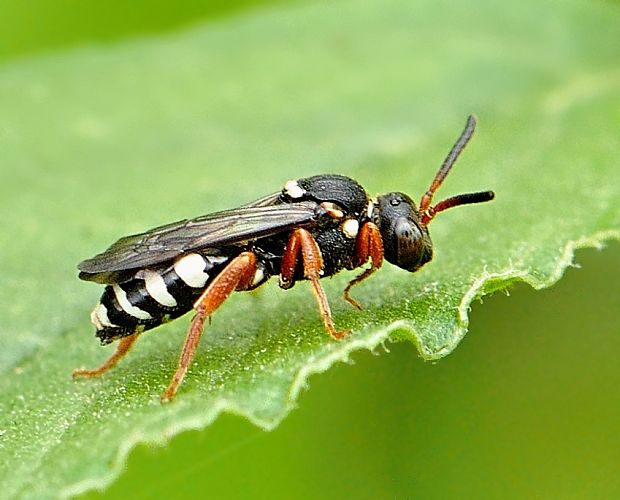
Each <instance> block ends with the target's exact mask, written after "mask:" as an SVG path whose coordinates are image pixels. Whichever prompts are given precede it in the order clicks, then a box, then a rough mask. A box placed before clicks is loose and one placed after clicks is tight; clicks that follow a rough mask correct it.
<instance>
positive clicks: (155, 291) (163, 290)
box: [144, 269, 177, 307]
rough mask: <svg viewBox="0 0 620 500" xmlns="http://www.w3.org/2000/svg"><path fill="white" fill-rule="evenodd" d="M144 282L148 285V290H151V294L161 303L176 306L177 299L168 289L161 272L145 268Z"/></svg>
mask: <svg viewBox="0 0 620 500" xmlns="http://www.w3.org/2000/svg"><path fill="white" fill-rule="evenodd" d="M144 284H145V286H146V291H147V292H149V295H150V296H151V297H153V298H154V299H155V300H156V301H157V302H159V303H160V304H161V305H163V306H168V307H176V305H177V301H176V300H175V298H174V297H173V296H172V295H171V294H170V292H169V291H168V287H167V286H166V282H165V281H164V278H162V276H161V274H159V273H158V272H156V271H151V270H150V269H145V270H144Z"/></svg>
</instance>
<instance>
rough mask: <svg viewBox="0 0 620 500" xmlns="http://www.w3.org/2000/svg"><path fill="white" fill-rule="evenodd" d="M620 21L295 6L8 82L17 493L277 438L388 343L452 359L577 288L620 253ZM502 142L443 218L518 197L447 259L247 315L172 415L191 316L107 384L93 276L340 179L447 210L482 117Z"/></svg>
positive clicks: (525, 7) (436, 7) (7, 303)
mask: <svg viewBox="0 0 620 500" xmlns="http://www.w3.org/2000/svg"><path fill="white" fill-rule="evenodd" d="M619 20H620V12H619V10H618V7H617V6H616V5H613V4H606V3H593V2H585V1H583V2H582V1H573V2H566V3H563V4H560V3H558V2H534V1H533V0H526V1H522V2H518V3H514V4H513V5H511V4H502V5H501V7H498V6H497V5H496V3H495V2H491V1H490V0H487V1H484V2H479V3H477V4H476V5H475V6H473V7H472V5H471V4H470V2H465V1H464V0H459V1H456V2H422V1H421V0H420V1H418V2H410V1H388V2H385V1H382V2H379V1H374V2H373V1H366V2H362V1H358V2H338V3H331V4H330V5H303V6H295V7H278V8H273V9H269V10H264V11H255V12H252V13H250V14H247V15H244V16H240V17H238V18H235V19H228V20H222V21H221V22H217V23H213V24H210V25H208V26H204V27H200V26H199V27H197V28H195V29H193V30H191V31H187V32H184V33H181V34H178V35H175V36H170V37H162V38H154V39H143V40H140V41H135V42H125V43H122V44H119V45H116V46H113V47H107V48H106V47H92V48H83V49H80V50H76V51H71V52H67V53H59V54H55V55H54V54H50V55H49V56H46V57H43V58H36V59H31V60H24V61H20V62H16V63H13V64H10V65H5V66H3V67H2V68H0V109H2V113H0V148H1V149H0V151H1V153H0V154H1V155H2V157H1V165H2V167H1V168H2V183H1V184H0V186H1V187H0V216H1V220H2V224H3V230H2V232H1V233H0V252H1V254H0V259H1V260H0V270H1V271H2V273H1V275H2V280H3V281H2V286H1V288H0V334H1V335H2V341H3V342H2V344H3V349H2V350H1V351H0V366H1V367H2V368H1V370H2V378H1V379H0V394H1V396H0V464H1V465H0V482H1V484H2V485H3V496H5V497H8V498H10V497H17V496H20V497H22V496H23V497H37V498H41V497H45V496H58V495H61V496H69V495H72V494H76V493H79V492H82V491H85V490H88V489H89V488H101V487H103V486H105V485H106V484H109V482H110V481H112V480H113V479H114V478H115V477H116V476H117V475H118V473H119V471H120V470H121V468H122V466H123V463H124V460H125V457H126V456H127V454H128V453H129V452H130V450H131V449H132V447H133V446H134V445H135V444H136V443H139V442H150V443H165V442H166V441H167V440H168V439H169V438H170V437H171V436H173V435H174V434H176V433H178V432H181V431H183V430H186V429H192V428H202V427H204V426H206V425H208V424H209V423H210V422H212V421H213V420H214V419H215V418H216V417H217V415H218V414H219V413H220V412H222V411H229V412H234V413H238V414H241V415H244V416H246V417H247V418H249V419H250V420H251V421H252V422H254V423H256V424H257V425H260V426H261V427H263V428H266V429H269V428H273V427H274V426H276V425H277V424H278V422H279V421H281V420H282V419H283V418H284V417H285V416H286V414H287V413H288V412H289V411H290V410H291V408H293V407H294V406H295V401H296V398H297V396H298V394H299V392H300V391H301V390H302V389H303V388H304V387H305V384H306V381H307V379H308V377H309V376H310V375H311V374H313V373H318V372H322V371H324V370H326V369H327V368H329V367H330V366H331V365H332V364H333V363H335V362H337V361H346V360H347V359H348V358H349V356H350V355H351V353H352V352H353V351H355V350H359V349H374V348H376V347H377V346H379V345H381V343H383V342H385V341H386V340H387V339H388V338H392V339H398V340H411V341H412V342H414V343H415V344H416V345H417V346H418V348H419V350H420V353H421V355H422V356H423V357H424V358H426V359H438V358H440V357H442V356H445V355H447V354H448V353H450V352H451V351H452V350H453V349H454V348H455V346H456V345H457V344H458V342H459V341H460V339H461V338H462V337H463V335H464V333H465V331H466V328H467V322H468V318H467V314H468V309H469V305H470V304H471V302H472V301H473V300H475V299H476V298H478V297H481V296H482V295H484V294H485V293H490V292H492V291H495V290H498V289H502V288H506V287H507V286H508V285H510V284H511V283H513V282H515V281H526V282H528V283H530V284H531V285H533V286H534V287H537V288H538V287H544V286H549V285H551V284H553V283H554V282H555V281H557V279H559V277H560V276H561V274H562V272H563V271H564V269H565V268H566V267H567V266H568V265H570V264H571V262H572V254H573V251H574V249H575V248H578V247H583V246H593V245H600V244H601V243H602V242H603V241H604V240H606V239H609V238H620V206H619V203H618V200H619V199H620V172H619V170H620V169H618V167H617V159H616V158H617V157H618V152H619V151H620V135H619V134H618V130H619V125H620V92H619V91H618V89H619V88H620V67H619V63H618V61H620V45H619V43H618V37H617V29H616V27H617V25H618V21H619ZM470 112H475V113H476V114H477V115H478V117H479V121H480V126H479V129H478V131H477V135H476V137H475V138H474V140H473V141H472V143H471V144H470V146H469V147H468V150H467V151H466V152H465V154H464V155H463V157H462V158H461V160H460V162H459V164H458V165H457V166H456V168H455V170H454V172H453V173H452V174H451V176H450V178H449V179H448V180H447V182H446V184H445V186H444V188H443V189H442V191H441V196H442V197H444V196H449V195H452V194H456V193H460V192H467V191H473V190H483V189H493V190H495V191H496V193H497V200H496V201H495V202H494V203H493V204H487V205H480V206H473V207H463V208H460V209H458V210H454V211H451V212H448V213H446V214H442V215H441V216H439V217H438V218H437V221H434V222H433V225H432V228H431V232H432V236H433V239H434V243H435V250H436V257H435V259H434V260H433V262H432V263H430V264H429V265H428V266H427V267H425V268H424V269H423V270H422V271H420V272H418V273H417V274H415V275H411V274H409V273H406V272H404V271H401V270H398V269H395V268H393V267H391V266H389V265H386V266H385V267H384V268H383V269H382V270H381V271H380V272H378V273H377V274H376V276H374V277H373V278H372V280H369V281H368V282H366V283H364V284H363V285H361V286H360V287H359V288H358V289H357V290H355V295H356V297H357V298H358V299H359V300H360V302H362V303H363V304H364V306H365V309H364V311H363V312H361V313H360V312H357V311H354V310H352V309H351V308H350V307H349V306H348V305H347V304H345V303H343V302H342V301H341V300H340V298H339V295H340V291H341V290H342V288H343V287H344V285H345V284H346V283H347V281H348V280H349V279H350V278H351V276H353V274H351V273H349V274H347V273H343V275H342V276H338V277H337V278H335V279H333V280H329V281H327V280H326V281H327V282H326V284H325V286H326V289H327V292H328V294H329V295H330V297H331V302H332V306H333V309H334V315H335V319H336V322H337V326H338V327H340V328H349V329H351V330H352V334H351V335H350V336H349V337H348V338H347V339H346V340H344V341H342V342H334V341H332V340H330V339H329V338H328V337H327V335H326V334H325V332H324V330H323V327H322V325H321V322H320V319H319V317H318V314H317V312H316V307H315V304H314V299H313V298H312V295H311V293H310V291H309V289H308V286H306V285H307V284H300V285H298V286H297V287H295V289H293V290H290V291H286V292H285V291H282V290H279V289H278V288H277V286H276V284H275V283H272V284H269V285H267V286H265V287H263V289H261V290H259V291H257V292H256V293H252V294H248V293H246V294H241V293H240V294H236V295H234V296H233V297H232V298H231V299H230V300H229V301H228V303H226V304H225V305H224V307H222V309H221V310H220V311H218V312H217V314H216V315H215V316H214V318H213V324H212V325H211V326H209V327H208V331H207V333H206V335H205V337H204V339H203V342H202V345H201V348H200V350H199V352H198V354H197V356H196V362H195V364H194V365H193V367H192V369H191V370H190V372H189V374H188V376H187V378H186V381H185V383H184V384H183V385H182V387H181V390H180V392H179V394H178V396H177V399H176V400H175V401H174V403H173V404H170V405H167V406H162V405H161V404H160V403H159V394H160V393H161V392H162V390H163V389H164V388H165V386H166V385H167V382H168V380H169V377H170V375H171V373H172V372H173V370H174V368H175V366H176V361H177V357H178V353H179V351H180V348H181V345H182V343H183V339H184V335H185V329H186V327H187V322H188V321H187V319H180V320H177V321H174V322H172V323H171V324H169V325H166V326H164V327H161V328H158V329H157V330H155V331H153V332H152V333H149V334H148V335H146V336H144V338H143V339H141V340H140V341H139V342H138V344H137V346H136V348H135V349H134V352H132V353H131V355H130V356H128V357H127V358H126V359H125V360H124V361H123V363H122V364H121V365H120V366H119V367H118V368H116V369H115V370H114V371H113V372H111V373H110V374H109V375H106V376H105V377H103V378H102V379H100V380H95V381H93V380H90V381H83V382H73V381H72V380H71V378H70V373H71V370H72V369H74V368H76V367H79V366H89V367H90V366H95V365H97V364H98V363H100V362H101V361H102V360H103V359H105V358H106V356H108V355H109V354H110V352H111V351H110V349H111V348H100V347H98V345H97V343H96V342H95V340H94V339H93V338H92V327H91V326H90V324H89V321H88V313H89V311H90V308H91V307H92V305H93V304H94V303H95V302H96V300H97V299H98V295H99V294H100V292H101V287H96V286H94V285H92V284H89V283H82V282H79V281H78V280H77V278H76V276H75V274H76V273H75V264H76V263H77V262H78V261H79V260H81V259H83V258H85V257H88V256H91V255H93V254H94V253H96V252H98V251H100V250H102V249H103V248H105V247H106V246H107V245H108V244H109V243H110V242H112V241H113V240H115V239H116V238H118V237H119V236H122V235H124V234H130V233H133V232H137V231H141V230H144V229H146V228H148V227H152V226H154V225H157V224H161V223H164V222H167V221H172V220H175V219H180V218H184V217H188V216H194V215H198V214H202V213H208V212H211V211H214V210H217V209H222V208H226V207H232V206H235V205H238V204H240V203H243V202H245V201H249V200H251V199H253V198H255V197H259V196H261V195H263V194H265V193H268V192H271V191H273V190H274V189H278V187H279V186H280V185H281V184H282V183H283V182H284V181H285V180H287V179H291V178H297V177H302V176H305V175H309V174H313V173H321V172H339V173H343V174H346V175H350V176H352V177H355V178H356V179H358V180H359V181H360V182H361V183H362V184H363V185H364V186H366V187H367V188H368V190H369V191H370V192H372V193H375V192H385V191H388V190H403V191H407V192H409V193H410V194H412V195H413V196H414V197H415V198H417V197H418V196H419V195H421V194H422V192H423V191H424V190H425V189H426V188H427V186H428V184H429V182H430V180H431V178H432V176H433V174H434V172H435V170H436V168H437V166H438V165H439V163H440V162H441V160H442V159H443V157H444V155H445V153H446V152H447V150H448V149H449V147H450V146H451V144H452V142H453V141H454V139H455V138H456V136H457V135H458V133H459V132H460V130H461V127H462V125H463V123H464V120H465V117H466V115H467V114H468V113H470Z"/></svg>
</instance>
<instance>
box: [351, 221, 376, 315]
mask: <svg viewBox="0 0 620 500" xmlns="http://www.w3.org/2000/svg"><path fill="white" fill-rule="evenodd" d="M368 259H370V267H369V268H368V269H366V270H364V272H363V273H362V274H360V275H359V276H357V277H355V278H353V279H352V280H351V281H350V282H349V284H348V285H347V286H346V288H345V289H344V292H342V295H343V296H344V299H345V300H346V301H347V302H348V303H349V304H351V305H352V306H353V307H356V308H357V309H360V310H361V309H362V306H361V305H360V303H359V302H358V301H357V300H355V299H354V298H353V297H351V294H350V293H349V292H350V291H351V288H353V287H354V286H355V285H357V284H359V283H361V282H362V281H364V280H365V279H366V278H368V276H370V275H371V274H372V273H374V272H375V271H376V270H377V269H379V268H380V267H381V264H383V239H382V238H381V232H380V231H379V228H378V227H377V226H376V224H374V223H373V222H366V224H364V225H363V226H362V228H361V229H360V231H359V233H358V235H357V239H356V240H355V256H354V259H353V263H354V264H355V267H359V266H361V265H363V264H365V263H366V261H367V260H368Z"/></svg>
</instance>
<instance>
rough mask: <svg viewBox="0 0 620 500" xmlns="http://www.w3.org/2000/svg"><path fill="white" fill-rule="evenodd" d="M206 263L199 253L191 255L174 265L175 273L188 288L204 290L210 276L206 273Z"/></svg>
mask: <svg viewBox="0 0 620 500" xmlns="http://www.w3.org/2000/svg"><path fill="white" fill-rule="evenodd" d="M205 266H206V262H205V259H204V258H203V257H201V256H200V255H198V254H197V253H190V254H188V255H186V256H185V257H182V258H180V259H179V260H177V261H176V262H175V263H174V272H175V273H177V274H178V275H179V278H181V279H182V280H183V281H184V282H185V284H186V285H187V286H191V287H192V288H203V287H204V286H205V285H206V284H207V280H208V279H209V275H208V274H207V273H206V272H205Z"/></svg>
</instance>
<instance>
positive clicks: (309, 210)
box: [78, 201, 322, 283]
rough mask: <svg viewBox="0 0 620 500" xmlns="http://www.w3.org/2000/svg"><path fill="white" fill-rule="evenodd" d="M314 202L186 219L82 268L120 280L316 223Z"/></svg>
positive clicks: (84, 274)
mask: <svg viewBox="0 0 620 500" xmlns="http://www.w3.org/2000/svg"><path fill="white" fill-rule="evenodd" d="M321 214H322V211H321V210H320V208H319V205H318V204H317V203H315V202H312V201H305V202H300V203H287V204H281V205H273V206H249V207H248V206H243V207H240V208H236V209H233V210H226V211H224V212H216V213H213V214H209V215H204V216H202V217H198V218H196V219H186V220H182V221H179V222H174V223H172V224H168V225H165V226H161V227H157V228H155V229H151V230H150V231H146V232H144V233H141V234H136V235H133V236H126V237H124V238H121V239H120V240H118V241H117V242H116V243H114V244H113V245H112V246H111V247H110V248H108V249H107V250H106V251H105V252H103V253H100V254H99V255H96V256H95V257H93V258H92V259H88V260H85V261H83V262H80V263H79V264H78V269H79V270H80V271H81V273H80V278H81V279H84V280H87V281H96V282H98V283H111V282H117V281H118V280H119V276H121V275H126V274H127V273H124V271H128V270H135V269H139V268H144V267H148V266H154V265H157V264H161V263H163V262H166V261H168V260H170V259H173V258H174V257H177V256H178V255H181V254H183V253H185V252H189V251H194V250H200V249H204V248H208V247H218V246H224V245H234V244H239V243H244V242H247V241H251V240H256V239H259V238H264V237H266V236H270V235H273V234H276V233H280V232H283V231H287V230H290V229H293V228H295V227H297V226H300V225H305V226H308V225H313V224H315V223H316V222H317V221H318V219H319V218H320V217H321Z"/></svg>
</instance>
